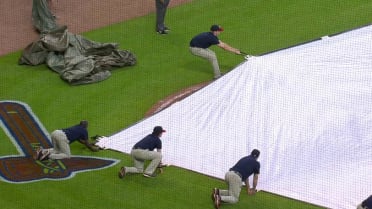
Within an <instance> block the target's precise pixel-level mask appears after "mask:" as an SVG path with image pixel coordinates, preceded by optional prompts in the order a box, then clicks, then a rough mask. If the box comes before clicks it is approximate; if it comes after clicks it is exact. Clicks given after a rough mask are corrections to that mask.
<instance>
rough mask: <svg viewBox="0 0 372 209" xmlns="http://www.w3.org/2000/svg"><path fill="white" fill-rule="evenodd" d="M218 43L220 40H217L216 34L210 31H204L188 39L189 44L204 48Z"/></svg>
mask: <svg viewBox="0 0 372 209" xmlns="http://www.w3.org/2000/svg"><path fill="white" fill-rule="evenodd" d="M219 43H220V41H219V40H218V38H217V36H215V35H214V34H213V33H212V32H204V33H201V34H199V35H197V36H195V37H194V38H192V39H191V41H190V46H191V47H198V48H203V49H206V48H208V47H210V46H212V45H216V44H219Z"/></svg>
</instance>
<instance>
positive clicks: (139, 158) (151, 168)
mask: <svg viewBox="0 0 372 209" xmlns="http://www.w3.org/2000/svg"><path fill="white" fill-rule="evenodd" d="M130 155H131V156H132V158H133V161H134V167H125V172H126V173H146V174H153V173H154V172H155V170H156V168H157V167H158V165H159V163H160V162H161V159H162V155H161V153H160V152H157V151H150V150H145V149H132V151H131V152H130ZM145 160H151V162H150V164H149V165H148V166H147V168H146V170H145V171H144V166H145Z"/></svg>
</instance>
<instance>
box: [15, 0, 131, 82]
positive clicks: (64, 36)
mask: <svg viewBox="0 0 372 209" xmlns="http://www.w3.org/2000/svg"><path fill="white" fill-rule="evenodd" d="M32 22H33V24H34V27H35V28H36V29H37V30H38V31H39V32H40V37H39V40H37V41H34V42H32V43H31V44H29V45H28V46H27V47H26V48H25V49H24V51H23V53H22V56H21V57H20V59H19V62H18V63H19V64H25V65H40V64H44V63H45V64H47V66H48V67H49V68H50V69H52V70H53V71H55V72H57V73H59V75H60V76H61V78H62V79H63V80H65V81H67V82H68V83H70V84H72V85H80V84H88V83H95V82H99V81H102V80H105V79H107V78H108V77H110V76H111V72H110V71H111V70H112V69H113V68H114V67H124V66H132V65H135V64H136V61H137V60H136V57H135V56H134V54H133V53H131V52H130V51H128V50H120V49H118V48H119V45H118V44H117V43H99V42H94V41H91V40H88V39H86V38H84V37H83V36H81V35H76V34H72V33H70V32H68V30H67V26H59V25H57V23H56V21H55V17H54V16H53V14H52V13H51V12H50V10H49V8H48V4H47V2H46V0H33V7H32Z"/></svg>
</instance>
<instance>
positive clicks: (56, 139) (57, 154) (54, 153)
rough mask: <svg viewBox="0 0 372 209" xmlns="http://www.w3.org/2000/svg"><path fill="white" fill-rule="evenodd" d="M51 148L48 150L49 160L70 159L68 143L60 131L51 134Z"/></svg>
mask: <svg viewBox="0 0 372 209" xmlns="http://www.w3.org/2000/svg"><path fill="white" fill-rule="evenodd" d="M51 137H52V143H53V148H51V149H48V150H49V152H50V155H49V158H50V159H64V158H70V157H71V151H70V145H69V141H68V139H67V137H66V134H65V132H63V131H62V130H55V131H53V132H52V134H51Z"/></svg>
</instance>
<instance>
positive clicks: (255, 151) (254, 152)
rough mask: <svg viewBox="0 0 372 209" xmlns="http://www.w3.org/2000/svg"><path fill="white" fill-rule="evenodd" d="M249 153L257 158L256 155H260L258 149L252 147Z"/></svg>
mask: <svg viewBox="0 0 372 209" xmlns="http://www.w3.org/2000/svg"><path fill="white" fill-rule="evenodd" d="M251 155H252V156H253V157H255V158H258V156H260V151H259V150H258V149H254V150H252V152H251Z"/></svg>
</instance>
